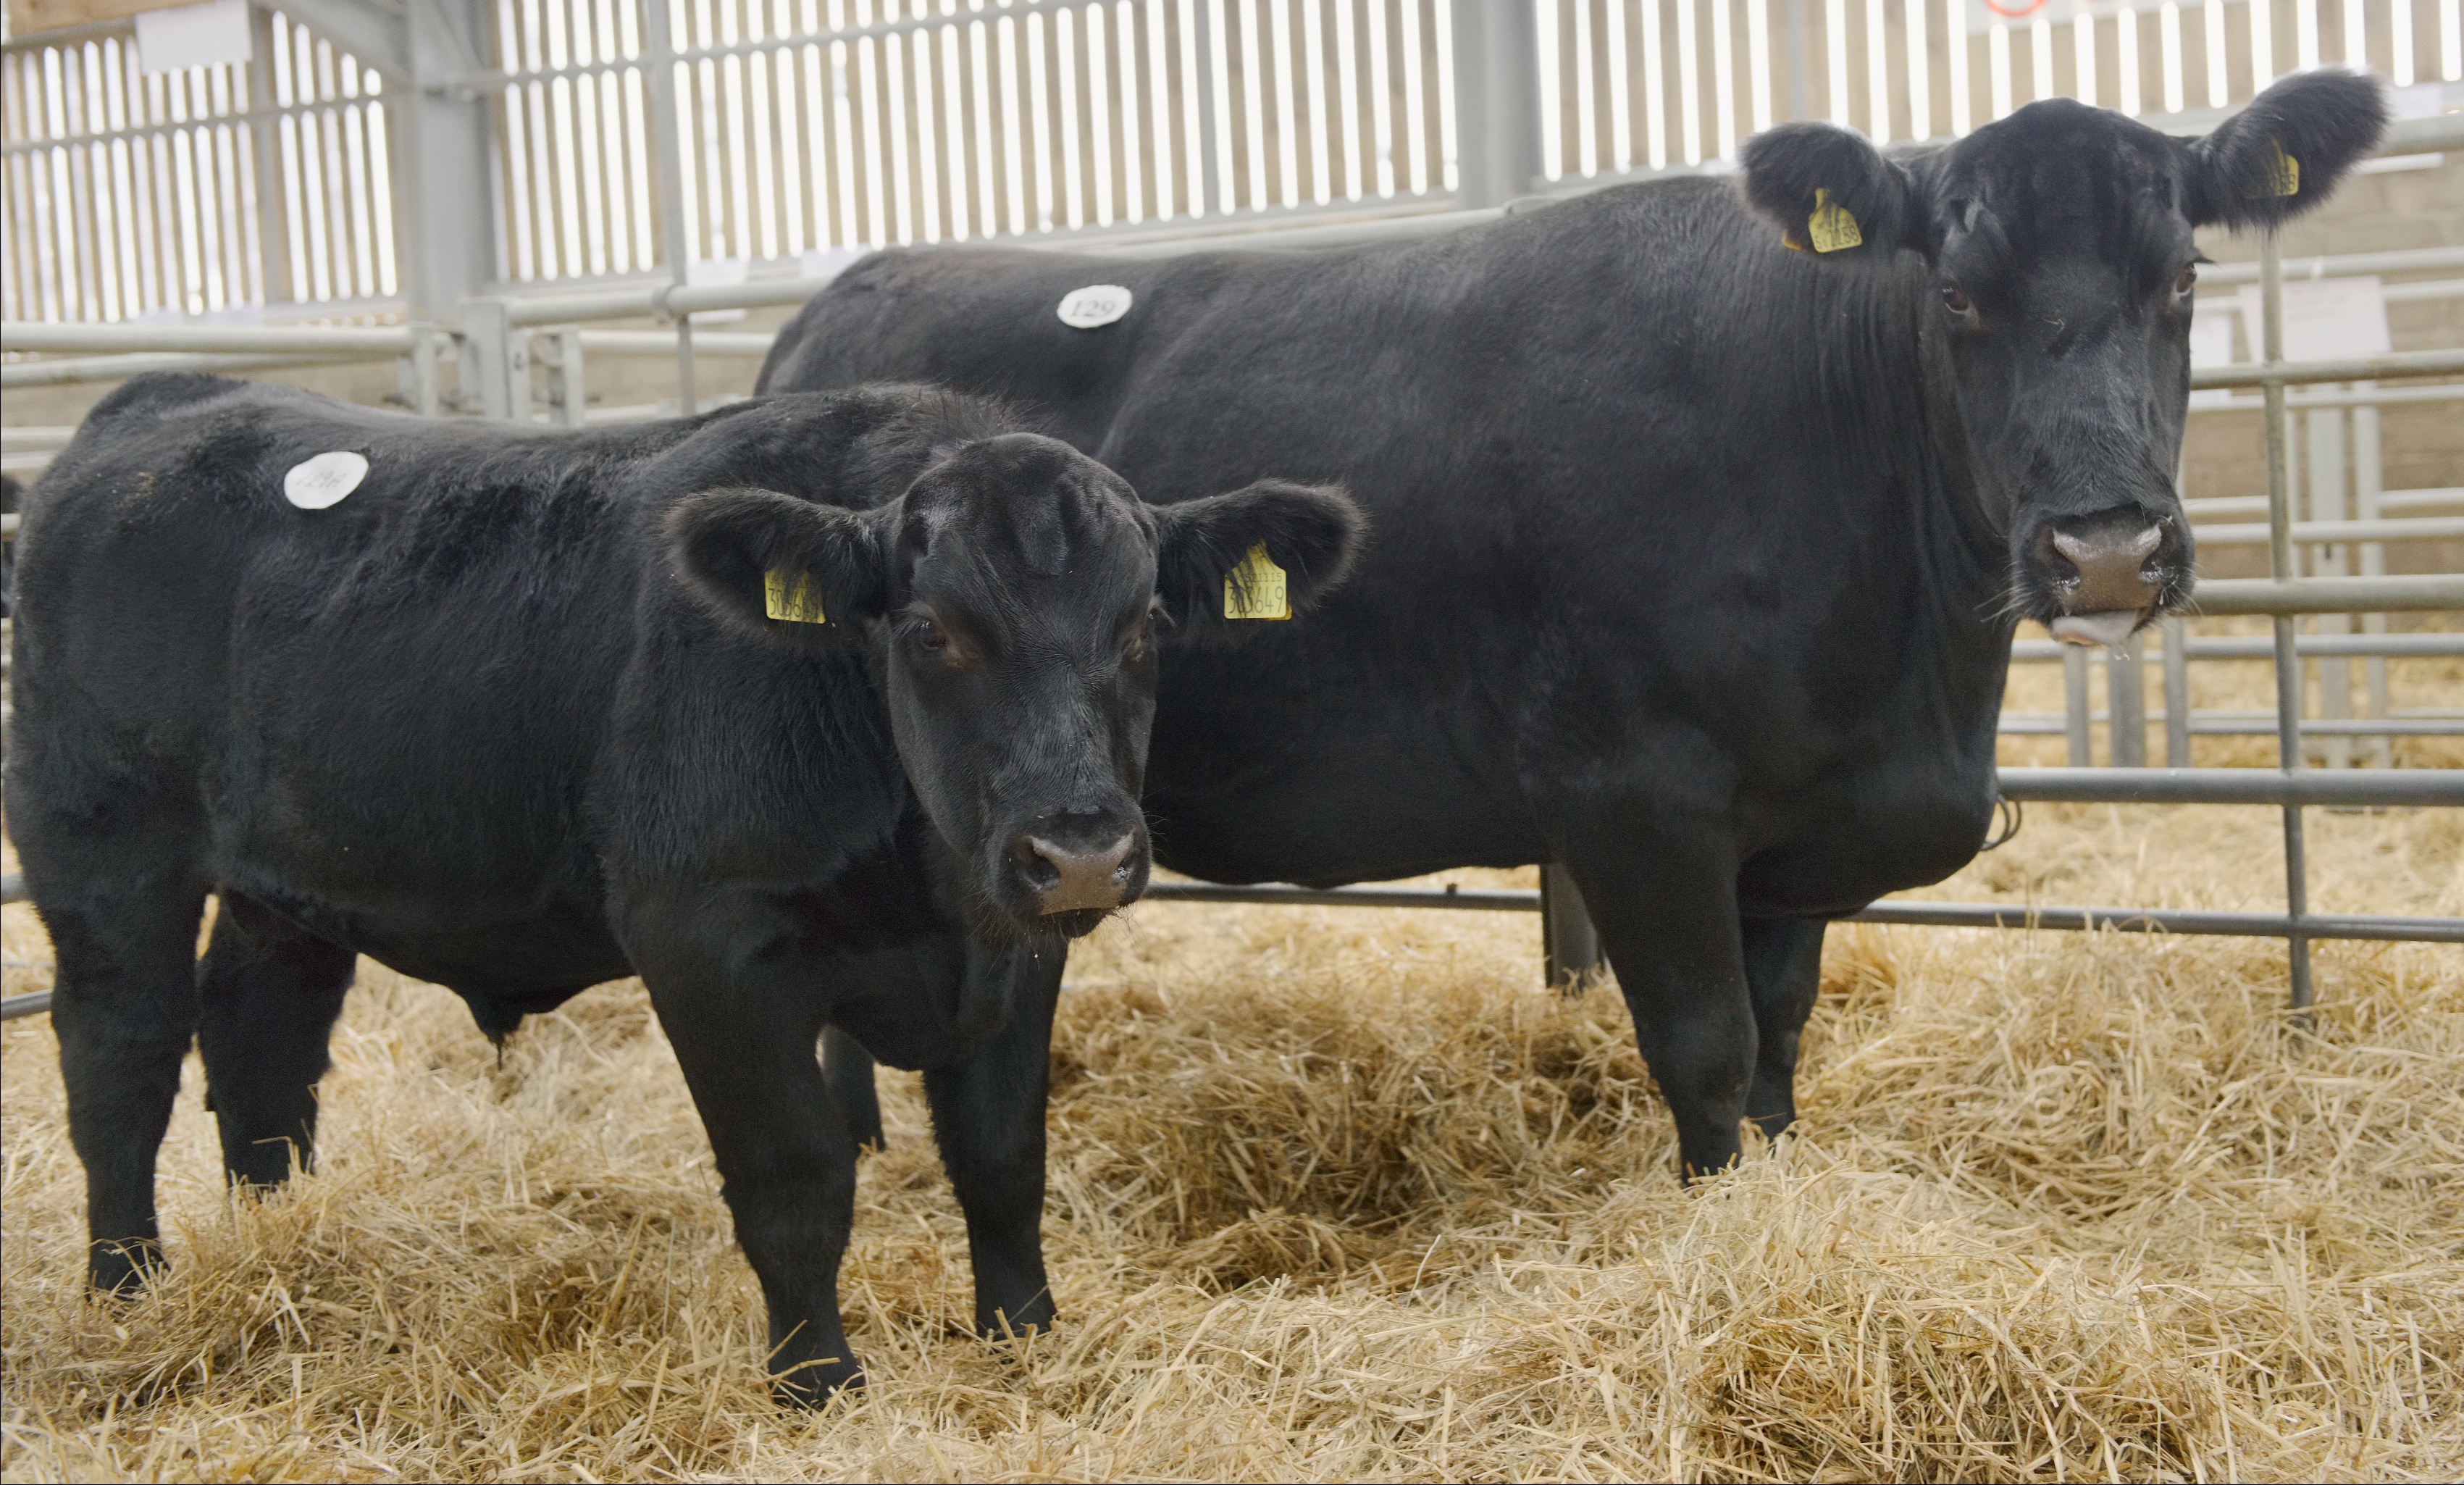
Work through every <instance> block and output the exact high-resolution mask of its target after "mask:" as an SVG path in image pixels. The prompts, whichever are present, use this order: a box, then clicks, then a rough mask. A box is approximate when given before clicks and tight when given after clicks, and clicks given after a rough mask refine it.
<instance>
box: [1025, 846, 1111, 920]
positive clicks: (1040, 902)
mask: <svg viewBox="0 0 2464 1485" xmlns="http://www.w3.org/2000/svg"><path fill="white" fill-rule="evenodd" d="M1026 844H1027V848H1028V850H1029V851H1030V852H1032V853H1033V854H1034V857H1035V864H1036V865H1037V866H1040V867H1042V868H1043V870H1042V871H1038V872H1034V873H1032V874H1031V875H1030V877H1029V880H1030V883H1031V884H1032V885H1034V886H1035V887H1036V889H1037V902H1036V906H1037V907H1038V909H1039V910H1040V911H1042V912H1045V913H1047V914H1049V913H1074V912H1083V911H1086V910H1088V909H1090V908H1091V909H1103V908H1113V907H1119V906H1120V905H1121V898H1122V897H1123V896H1124V895H1125V894H1126V893H1127V892H1128V889H1129V878H1130V876H1131V875H1132V868H1133V867H1134V866H1135V865H1136V863H1135V862H1134V861H1133V860H1132V859H1131V857H1132V854H1133V853H1134V852H1135V851H1136V849H1137V844H1138V835H1137V831H1124V832H1122V835H1121V838H1120V839H1118V840H1116V841H1113V842H1112V843H1111V845H1108V846H1098V847H1097V848H1095V849H1094V850H1092V851H1072V850H1070V849H1068V848H1067V847H1066V846H1060V845H1056V844H1054V843H1053V842H1051V841H1048V840H1045V839H1043V838H1042V837H1040V836H1034V835H1030V836H1028V837H1027V841H1026ZM1047 875H1048V877H1049V883H1048V885H1047V883H1046V881H1045V878H1046V876H1047Z"/></svg>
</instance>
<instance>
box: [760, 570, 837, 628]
mask: <svg viewBox="0 0 2464 1485" xmlns="http://www.w3.org/2000/svg"><path fill="white" fill-rule="evenodd" d="M761 598H762V605H763V608H764V609H765V610H767V612H768V613H769V615H770V617H772V618H774V619H784V620H786V621H787V622H788V623H790V624H827V623H828V622H829V620H828V619H827V618H825V617H824V616H823V613H822V589H821V587H820V585H819V584H816V583H815V582H814V581H813V575H812V574H811V573H809V572H790V571H788V570H787V569H786V568H784V567H773V568H771V569H770V570H769V571H767V572H764V573H762V574H761Z"/></svg>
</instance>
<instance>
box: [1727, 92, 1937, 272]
mask: <svg viewBox="0 0 2464 1485" xmlns="http://www.w3.org/2000/svg"><path fill="white" fill-rule="evenodd" d="M1737 165H1738V187H1739V189H1741V190H1742V191H1743V192H1744V193H1745V198H1746V205H1747V206H1749V207H1750V208H1752V209H1753V211H1754V214H1755V215H1757V216H1760V217H1761V218H1762V219H1763V220H1765V221H1767V222H1769V223H1770V224H1771V227H1772V228H1773V229H1774V230H1776V231H1777V232H1778V233H1779V235H1780V240H1781V241H1783V242H1785V243H1787V244H1788V245H1789V246H1790V247H1792V248H1799V249H1803V250H1804V251H1805V252H1807V253H1809V254H1811V255H1813V256H1815V257H1817V258H1824V259H1828V258H1831V257H1834V256H1835V255H1836V256H1838V257H1839V260H1840V261H1843V262H1847V261H1854V260H1857V259H1859V258H1869V257H1872V256H1875V255H1877V254H1878V253H1879V254H1881V255H1888V254H1889V253H1890V251H1891V250H1892V249H1893V248H1915V249H1916V250H1918V251H1919V252H1924V251H1925V250H1926V248H1927V247H1928V246H1929V241H1928V235H1929V234H1928V233H1926V231H1925V213H1924V211H1922V210H1921V208H1922V206H1923V202H1922V201H1921V199H1920V197H1919V194H1918V188H1917V183H1916V178H1915V177H1914V176H1912V175H1910V174H1909V173H1908V172H1907V171H1906V170H1904V169H1903V168H1902V167H1900V166H1897V165H1894V164H1892V163H1891V162H1890V161H1888V160H1885V159H1883V158H1882V152H1881V150H1878V149H1876V148H1875V147H1874V146H1873V145H1872V144H1870V143H1868V142H1867V141H1866V139H1865V136H1863V135H1861V134H1858V133H1854V132H1852V131H1850V130H1847V129H1843V128H1840V127H1839V126H1838V125H1837V124H1830V123H1811V122H1803V121H1799V122H1793V123H1783V124H1780V125H1778V126H1776V127H1774V128H1769V129H1765V130H1764V131H1763V132H1761V133H1760V134H1757V135H1755V136H1754V137H1753V138H1751V139H1749V140H1748V141H1746V144H1745V147H1744V148H1743V149H1741V150H1740V151H1738V154H1737ZM1859 250H1862V251H1859Z"/></svg>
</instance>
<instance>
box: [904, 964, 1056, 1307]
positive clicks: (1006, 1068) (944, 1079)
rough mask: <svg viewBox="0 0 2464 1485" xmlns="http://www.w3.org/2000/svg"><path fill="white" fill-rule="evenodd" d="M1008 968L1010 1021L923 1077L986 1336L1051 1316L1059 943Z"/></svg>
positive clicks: (935, 1134) (935, 1135)
mask: <svg viewBox="0 0 2464 1485" xmlns="http://www.w3.org/2000/svg"><path fill="white" fill-rule="evenodd" d="M972 957H973V956H971V958H972ZM1011 961H1012V963H1013V964H1014V966H1015V967H1014V971H1013V972H1014V973H1015V975H1016V980H1015V989H1014V991H1013V995H1014V999H1013V1000H1012V1002H1011V1010H1010V1016H1009V1020H1008V1021H1007V1022H1006V1023H1005V1024H1004V1025H1003V1026H1002V1028H1001V1031H998V1032H996V1033H995V1034H994V1035H993V1037H992V1038H991V1039H990V1040H989V1041H986V1042H985V1043H984V1044H983V1045H982V1046H980V1047H978V1048H977V1049H976V1051H975V1054H974V1055H972V1056H970V1057H969V1058H967V1060H965V1061H964V1062H960V1063H958V1064H957V1065H956V1066H953V1067H947V1068H936V1069H934V1070H932V1071H929V1072H927V1073H926V1074H925V1075H924V1093H925V1097H927V1098H928V1099H930V1100H931V1102H932V1105H933V1133H934V1137H935V1139H936V1140H937V1141H939V1143H940V1146H941V1163H942V1164H944V1165H945V1166H947V1167H948V1168H949V1172H950V1185H951V1186H953V1187H954V1188H956V1190H957V1195H958V1206H959V1208H960V1209H962V1210H963V1211H965V1213H966V1215H967V1249H968V1254H969V1256H970V1258H971V1259H972V1260H973V1262H974V1264H975V1271H976V1328H977V1329H978V1330H979V1331H980V1332H982V1333H983V1334H984V1335H987V1336H1001V1335H1004V1334H1009V1333H1013V1332H1019V1331H1027V1330H1041V1329H1044V1328H1045V1327H1046V1326H1049V1325H1050V1324H1051V1323H1052V1319H1053V1308H1052V1289H1051V1285H1050V1284H1049V1282H1048V1281H1047V1280H1046V1279H1045V1271H1044V1116H1045V1096H1046V1095H1047V1094H1048V1093H1049V1091H1050V1088H1051V1079H1052V1012H1053V1008H1054V1007H1055V1005H1056V1004H1057V1003H1058V1002H1059V1000H1060V995H1061V971H1062V966H1063V965H1064V964H1067V948H1066V946H1065V945H1063V944H1062V943H1060V942H1052V943H1048V944H1045V945H1043V946H1041V947H1039V948H1035V949H1020V950H1018V951H1017V952H1016V953H1015V954H1014V955H1012V956H1011Z"/></svg>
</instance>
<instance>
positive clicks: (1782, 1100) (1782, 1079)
mask: <svg viewBox="0 0 2464 1485" xmlns="http://www.w3.org/2000/svg"><path fill="white" fill-rule="evenodd" d="M1823 927H1824V923H1823V921H1822V920H1820V919H1818V918H1753V919H1748V920H1746V922H1745V945H1746V980H1747V982H1748V984H1749V985H1750V986H1752V987H1753V995H1754V1032H1755V1035H1754V1082H1753V1087H1752V1088H1751V1089H1750V1090H1749V1092H1748V1093H1747V1095H1746V1117H1747V1118H1748V1119H1752V1120H1753V1121H1754V1122H1755V1123H1757V1124H1760V1125H1761V1126H1762V1130H1763V1133H1764V1134H1766V1135H1771V1136H1773V1137H1776V1136H1778V1135H1779V1133H1780V1132H1781V1131H1782V1130H1785V1129H1786V1128H1788V1126H1789V1125H1791V1124H1793V1123H1795V1122H1796V1044H1797V1039H1798V1037H1799V1035H1800V1034H1801V1033H1802V1032H1803V1031H1805V1018H1806V1017H1807V1016H1810V1015H1812V1014H1813V1013H1814V996H1815V990H1816V989H1817V988H1819V987H1820V985H1821V982H1822V930H1823Z"/></svg>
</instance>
